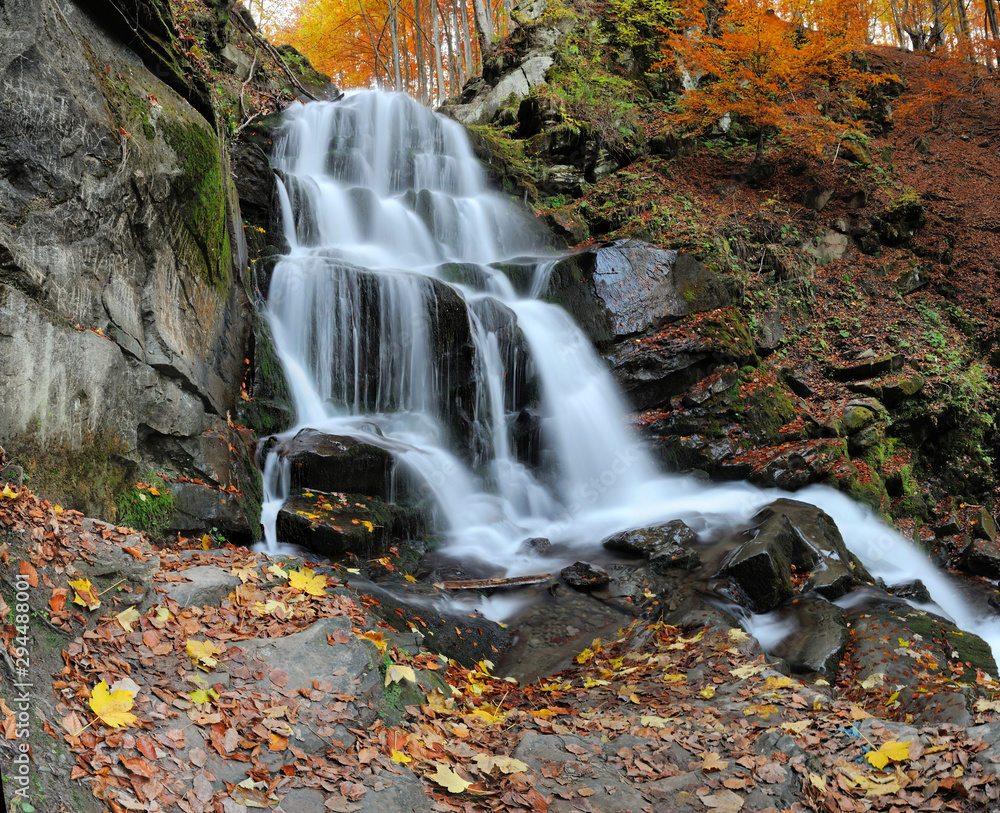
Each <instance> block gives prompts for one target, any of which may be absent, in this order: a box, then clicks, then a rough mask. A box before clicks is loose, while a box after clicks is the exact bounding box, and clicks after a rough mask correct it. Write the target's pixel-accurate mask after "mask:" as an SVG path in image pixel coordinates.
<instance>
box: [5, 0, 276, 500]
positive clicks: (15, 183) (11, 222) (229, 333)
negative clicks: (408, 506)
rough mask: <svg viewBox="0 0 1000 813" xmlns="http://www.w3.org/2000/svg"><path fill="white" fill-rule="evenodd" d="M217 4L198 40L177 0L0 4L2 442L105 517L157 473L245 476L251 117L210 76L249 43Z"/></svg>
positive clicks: (58, 488)
mask: <svg viewBox="0 0 1000 813" xmlns="http://www.w3.org/2000/svg"><path fill="white" fill-rule="evenodd" d="M206 8H207V9H208V11H207V12H206V14H205V15H204V16H205V18H206V19H205V20H203V21H202V22H203V23H204V24H205V27H206V30H208V31H209V32H210V33H212V36H205V37H203V38H202V39H196V38H195V37H194V36H193V35H191V34H187V35H186V36H187V38H188V39H190V40H191V42H190V43H187V42H186V41H182V40H181V38H180V37H179V35H178V33H177V28H176V26H175V23H174V18H173V15H172V13H171V10H170V7H169V5H168V4H167V2H166V0H133V1H132V2H119V3H104V2H89V3H85V2H80V3H73V2H65V0H64V1H62V2H59V1H58V0H31V2H28V1H27V0H13V1H12V2H5V3H3V4H2V5H0V445H2V446H3V447H4V449H5V450H6V452H7V455H8V458H9V459H11V460H13V461H14V462H17V463H19V464H21V465H22V466H23V468H24V469H25V470H26V471H27V472H28V473H29V474H30V475H31V476H32V478H34V479H33V481H32V485H33V487H35V488H37V489H38V490H40V491H42V492H43V493H46V494H47V495H48V496H51V497H52V498H53V499H59V500H60V501H64V502H65V503H66V504H68V505H72V506H76V507H80V508H82V509H85V510H87V511H89V512H93V513H98V514H100V515H102V516H105V517H109V518H114V516H115V502H116V499H117V497H118V496H119V495H120V493H121V491H122V489H123V488H125V487H126V485H130V484H131V482H134V480H135V478H136V476H137V475H141V474H142V473H144V471H145V470H147V469H155V470H158V471H166V472H169V473H172V474H174V475H175V476H178V475H181V476H187V477H189V478H199V479H202V480H204V481H205V482H207V483H208V484H209V486H223V487H227V486H237V487H239V486H240V485H241V484H240V483H239V482H238V480H239V478H238V477H237V474H236V471H235V467H236V466H237V463H238V461H237V460H236V458H237V457H238V454H237V455H236V456H235V457H234V455H233V453H232V448H233V446H232V441H233V437H232V433H231V432H230V424H228V423H227V415H228V414H229V413H230V411H233V417H235V410H234V407H235V405H236V403H237V401H238V400H239V393H240V385H241V381H242V380H243V378H244V373H245V370H246V365H245V362H244V358H245V357H246V355H247V347H248V336H249V335H250V331H251V321H252V315H251V307H250V303H249V300H248V296H247V293H246V291H247V288H248V286H246V285H245V279H244V277H245V272H244V269H246V268H247V263H246V246H245V242H244V237H243V225H242V223H241V217H240V210H239V203H238V196H237V194H236V191H235V188H234V185H233V182H232V180H231V173H230V166H229V159H228V154H229V150H228V148H227V145H226V140H225V138H224V136H225V135H226V129H227V128H228V130H229V131H230V132H232V131H235V130H236V128H237V123H238V120H233V117H232V116H230V117H229V119H228V120H227V110H226V108H225V105H224V104H220V102H219V99H220V98H224V97H220V94H218V93H216V94H213V93H212V92H211V91H210V88H209V87H208V86H207V84H206V80H205V78H204V75H203V74H204V71H201V72H200V71H198V70H196V66H195V62H197V61H198V60H200V59H208V58H209V56H210V55H209V54H208V52H207V51H205V50H200V48H201V45H204V46H205V48H206V49H207V48H211V47H212V46H213V43H214V46H215V47H216V48H220V49H221V48H223V47H228V48H229V49H230V51H232V50H233V48H232V46H231V45H228V44H226V43H224V42H222V41H221V40H225V38H226V32H227V28H226V20H227V18H228V12H226V13H225V14H223V15H222V16H221V17H220V16H218V15H215V16H213V14H212V13H210V12H211V11H212V9H213V8H214V6H207V7H206ZM235 13H240V12H235ZM199 43H200V44H199ZM237 53H238V52H237ZM185 54H187V55H188V56H187V57H185ZM220 59H221V57H220ZM242 70H243V72H244V73H246V72H247V66H246V65H244V66H243V68H242ZM261 77H264V71H263V69H261V70H259V71H258V72H257V78H258V80H259V79H260V78H261ZM241 78H245V77H241ZM251 78H254V77H253V72H252V69H251ZM265 80H266V77H265ZM245 87H246V86H244V89H245ZM239 111H240V112H239V115H242V111H243V103H242V94H241V97H240V100H239ZM227 436H229V443H228V444H227V442H226V437H227ZM237 451H238V450H237Z"/></svg>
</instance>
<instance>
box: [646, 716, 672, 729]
mask: <svg viewBox="0 0 1000 813" xmlns="http://www.w3.org/2000/svg"><path fill="white" fill-rule="evenodd" d="M669 722H670V718H668V717H657V716H656V715H655V714H643V715H641V716H640V717H639V725H644V726H649V727H650V728H663V727H664V726H665V725H666V724H667V723H669Z"/></svg>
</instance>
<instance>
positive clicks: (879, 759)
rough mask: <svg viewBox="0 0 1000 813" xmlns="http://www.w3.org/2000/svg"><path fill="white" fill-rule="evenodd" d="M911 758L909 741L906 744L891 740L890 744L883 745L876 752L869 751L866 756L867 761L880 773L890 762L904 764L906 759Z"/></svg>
mask: <svg viewBox="0 0 1000 813" xmlns="http://www.w3.org/2000/svg"><path fill="white" fill-rule="evenodd" d="M909 758H910V741H909V740H907V741H906V742H899V741H898V740H889V741H888V742H884V743H882V746H881V747H880V748H878V749H876V750H875V751H869V752H868V753H867V754H865V759H867V760H868V761H869V762H870V763H871V764H872V766H873V767H875V768H877V769H878V770H880V771H881V770H882V769H883V768H884V767H885V766H886V765H887V764H888V763H889V760H892V761H893V762H902V761H903V760H904V759H909Z"/></svg>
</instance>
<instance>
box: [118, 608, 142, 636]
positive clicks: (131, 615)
mask: <svg viewBox="0 0 1000 813" xmlns="http://www.w3.org/2000/svg"><path fill="white" fill-rule="evenodd" d="M115 618H116V619H117V620H118V623H119V624H121V625H122V629H123V630H125V632H132V625H133V624H134V623H135V622H136V621H138V620H139V611H138V610H137V609H136V608H135V607H129V608H128V609H127V610H122V611H121V612H120V613H118V615H116V616H115Z"/></svg>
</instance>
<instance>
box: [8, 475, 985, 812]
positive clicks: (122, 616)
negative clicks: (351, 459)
mask: <svg viewBox="0 0 1000 813" xmlns="http://www.w3.org/2000/svg"><path fill="white" fill-rule="evenodd" d="M0 522H2V524H3V525H4V526H5V527H6V534H5V537H4V539H5V541H4V542H3V544H2V546H0V561H2V564H0V577H2V579H3V583H4V585H5V589H6V588H7V586H9V585H10V584H12V582H13V579H14V577H15V576H14V574H15V573H20V574H24V576H25V578H26V579H28V580H29V582H30V583H31V585H32V594H33V602H34V604H35V605H36V609H37V611H39V612H45V611H46V610H47V612H45V615H46V616H47V620H46V622H45V623H46V625H49V626H51V627H52V628H53V629H56V628H58V629H61V630H64V631H66V633H67V634H66V637H65V639H64V641H65V644H64V650H63V656H62V666H61V668H60V669H58V670H57V671H56V672H55V674H53V675H51V676H47V675H39V674H36V675H34V676H33V677H34V680H35V683H36V690H37V691H38V692H39V693H40V694H44V696H45V697H44V699H45V700H46V704H43V705H46V708H50V709H51V711H50V712H49V713H47V714H43V715H41V718H40V719H38V720H37V721H36V723H37V725H38V727H39V728H40V729H44V732H45V733H44V734H43V735H41V736H42V737H45V738H49V739H50V740H52V741H55V742H56V743H57V744H58V745H59V746H60V747H61V748H63V749H66V750H67V751H68V752H69V753H70V754H71V758H72V763H73V764H72V767H71V770H70V769H69V768H68V767H67V771H68V772H69V773H70V778H68V779H67V782H66V784H67V786H68V787H77V788H79V787H86V788H89V791H90V792H91V793H93V794H94V796H96V797H97V798H98V799H99V800H100V802H101V805H102V806H103V807H104V808H106V809H109V810H112V811H116V813H118V812H119V811H125V810H129V811H134V810H148V811H185V813H190V812H191V811H226V813H232V812H233V811H238V810H243V809H245V807H246V806H250V807H258V806H260V807H263V808H273V809H275V810H285V811H287V813H291V811H296V813H299V811H310V810H318V811H322V810H334V811H352V810H358V811H361V810H372V811H377V810H383V809H385V810H389V809H393V810H399V809H414V810H441V811H446V810H467V811H473V810H509V811H519V810H531V811H546V810H551V811H570V810H580V811H590V810H601V811H616V810H632V811H637V810H648V811H668V810H670V811H673V810H712V809H714V810H723V811H736V810H767V809H775V810H782V809H793V810H843V811H852V810H856V811H863V810H907V809H910V810H920V811H927V810H968V811H972V810H983V809H986V808H987V807H988V806H989V805H990V804H991V803H993V802H994V801H995V800H996V799H997V798H998V796H1000V779H998V776H997V768H996V767H995V764H994V762H993V759H994V756H995V755H997V754H998V753H1000V752H998V749H997V748H996V747H993V746H992V743H993V740H994V738H995V737H996V736H997V734H998V732H1000V724H998V723H996V722H995V721H996V720H997V713H996V712H997V708H998V704H997V703H996V702H994V701H992V700H990V699H988V698H989V697H992V696H993V695H992V694H991V689H992V688H995V687H994V686H993V685H992V684H990V683H989V681H988V680H987V679H985V678H984V677H983V676H981V675H980V676H979V677H978V680H979V681H980V683H981V684H982V686H981V689H982V691H981V699H980V700H979V701H978V702H977V705H976V710H977V715H978V716H977V721H978V722H981V723H985V724H987V725H985V726H984V727H982V728H974V729H970V730H965V729H962V728H958V727H955V726H949V725H938V726H931V727H923V728H921V729H919V730H918V729H915V728H912V727H910V726H907V725H906V724H905V723H900V722H889V721H883V720H880V719H879V715H880V714H882V713H884V712H885V710H886V709H887V708H890V707H891V706H892V703H893V698H892V697H891V695H889V692H888V690H889V689H890V688H891V687H886V686H884V685H882V683H881V680H880V679H879V678H878V676H877V675H875V676H871V675H869V676H864V677H863V676H857V679H856V680H852V682H851V685H850V686H848V687H846V689H847V691H846V692H845V693H844V697H845V699H835V698H834V697H833V695H834V694H835V693H834V691H833V689H832V688H831V687H830V686H828V685H825V684H824V683H822V682H819V683H816V684H806V683H802V682H800V681H798V680H796V679H794V678H790V677H788V676H786V675H783V674H781V673H780V672H777V671H775V670H774V669H772V668H770V666H769V665H768V663H767V661H766V659H765V657H764V656H763V654H762V653H761V652H760V649H759V647H758V646H757V645H756V642H755V641H754V639H752V638H750V637H749V636H747V635H746V634H745V633H744V632H743V631H742V630H738V629H731V628H729V627H728V625H726V624H725V623H722V622H721V621H720V619H721V616H716V615H713V614H705V615H704V617H703V618H698V619H695V618H692V619H691V621H692V623H690V624H688V625H685V626H684V627H672V626H668V625H665V624H662V623H645V622H636V623H635V624H634V625H633V626H632V627H631V628H629V629H624V630H622V631H621V632H620V634H619V635H618V636H617V637H615V638H614V639H612V640H605V641H595V642H594V643H593V644H592V645H591V646H590V647H588V648H587V649H585V650H584V651H583V652H581V653H580V654H579V655H578V656H577V657H576V659H575V664H574V666H573V668H572V669H569V670H567V671H564V672H562V673H560V674H557V675H553V676H549V677H546V678H543V679H542V680H540V681H538V682H535V683H530V684H526V685H520V684H518V683H517V682H516V681H513V680H510V679H501V678H497V677H493V676H491V674H490V665H489V664H487V663H485V662H483V663H480V664H479V665H478V666H477V667H476V668H473V669H465V668H462V667H460V666H459V665H457V664H456V663H454V662H448V661H447V660H446V659H442V658H440V657H438V656H435V655H432V654H429V653H426V652H417V651H415V650H413V648H412V647H409V648H407V647H406V646H404V644H405V643H406V642H405V641H404V640H403V639H402V638H400V637H398V636H396V635H395V634H394V633H393V632H392V631H391V630H388V629H384V628H379V626H378V625H377V624H375V623H374V622H373V621H372V620H371V619H370V618H367V617H366V615H365V613H364V612H363V609H362V605H361V603H360V602H359V601H357V600H356V596H355V595H354V594H353V593H352V592H351V590H350V589H349V588H348V587H347V586H346V585H345V583H344V579H345V578H350V577H351V576H352V575H353V574H351V573H349V572H346V571H343V570H340V571H335V570H332V569H330V568H319V567H316V568H315V569H310V568H308V567H307V565H306V564H303V563H301V562H294V563H293V562H288V561H284V562H282V561H271V560H269V559H268V558H267V557H265V556H263V555H260V554H253V553H250V552H248V551H246V550H244V549H238V548H235V549H226V550H223V551H201V552H196V553H191V552H186V553H169V552H164V553H162V558H161V559H160V566H159V567H158V568H157V569H156V570H155V572H154V573H153V574H152V587H153V591H154V592H150V593H149V594H148V595H146V596H145V597H144V598H143V600H142V601H139V602H138V603H135V600H136V598H138V597H137V596H131V597H130V596H129V593H130V592H131V591H133V589H134V588H133V587H132V585H133V583H134V582H133V581H132V580H130V579H129V578H128V577H123V579H124V580H122V579H119V578H118V574H117V573H106V574H104V575H103V576H102V577H101V578H104V579H106V580H111V587H101V585H103V584H104V582H102V581H100V579H98V578H97V577H94V581H93V582H91V580H90V578H84V577H83V576H82V573H81V568H85V567H86V563H87V561H88V560H91V561H101V560H104V559H107V558H108V556H111V557H119V558H120V560H122V561H125V562H126V563H127V562H129V561H131V560H135V561H136V562H142V561H152V560H153V557H155V556H156V555H157V551H155V550H153V549H152V548H151V547H150V546H149V544H148V542H146V541H145V539H143V538H141V537H139V536H137V535H135V534H132V533H131V532H130V530H129V529H126V528H115V527H112V526H108V525H104V524H101V523H95V522H94V521H92V520H88V519H85V518H84V517H82V516H81V515H79V514H78V513H77V512H73V511H62V510H61V509H59V508H58V506H53V505H51V504H50V503H48V502H46V501H44V500H40V499H38V498H37V497H36V496H34V495H32V494H31V493H29V492H28V491H27V490H26V489H25V490H24V491H17V490H16V489H8V490H7V492H6V493H5V494H4V496H3V498H2V502H0ZM122 567H123V572H126V573H127V572H130V571H129V570H128V567H127V564H126V565H123V566H122ZM206 570H211V571H213V572H214V573H215V574H216V575H217V576H218V575H220V574H221V575H222V576H225V577H227V578H228V579H229V581H230V582H231V586H229V587H226V588H225V589H224V590H222V591H220V592H218V593H216V596H217V601H216V603H215V604H210V605H205V606H201V605H198V604H194V605H192V606H181V605H180V604H179V603H178V602H177V601H175V600H173V599H172V598H169V597H167V596H165V595H164V593H165V591H167V590H170V589H172V587H173V586H176V585H181V584H184V583H185V581H186V580H187V579H188V578H189V577H190V578H195V577H196V575H197V574H198V573H204V572H205V571H206ZM196 571H197V572H196ZM119 587H122V588H125V589H123V590H119V589H118V588H119ZM98 588H100V589H98ZM8 598H9V596H8ZM95 602H99V605H96V604H95ZM88 605H91V606H94V609H92V610H90V609H87V607H88ZM0 616H3V617H5V618H7V620H8V622H7V623H5V625H4V627H3V637H4V643H5V648H6V650H7V652H8V653H9V656H10V657H11V658H13V657H14V652H13V642H14V640H15V638H16V637H17V630H16V628H15V627H14V626H13V624H12V623H11V622H12V619H11V618H9V616H8V611H7V608H6V607H2V606H0ZM317 630H318V631H319V632H320V633H321V634H318V635H313V638H312V639H311V643H310V644H309V646H310V648H309V650H308V652H309V657H308V659H307V660H308V663H306V664H303V663H301V662H292V661H283V660H281V658H280V656H275V655H273V654H272V655H270V656H266V654H264V655H262V654H261V653H266V652H267V651H268V650H267V649H266V647H267V645H268V642H271V643H270V645H273V646H275V647H276V649H275V650H274V651H275V652H278V651H280V650H279V649H277V648H278V647H280V646H281V645H282V644H281V642H282V641H285V642H290V641H293V640H295V638H294V636H303V635H310V634H312V633H314V632H316V631H317ZM397 644H398V645H397ZM349 653H351V656H350V657H347V655H348V654H349ZM359 653H360V655H361V658H360V660H358V659H357V657H355V656H357V655H358V654H359ZM268 657H270V658H272V660H268ZM303 669H304V670H305V671H303ZM962 674H963V665H962V664H960V663H952V664H941V665H940V666H939V667H938V668H937V669H935V670H933V680H934V681H936V682H940V681H948V680H951V681H956V680H960V679H963V678H962ZM303 675H311V676H312V679H311V680H306V681H303V679H302V678H303ZM847 696H849V698H850V699H846V698H847ZM4 699H5V701H6V700H8V699H10V698H9V697H5V698H4ZM130 715H134V720H133V719H132V717H131V716H130ZM0 718H2V723H0V726H2V730H3V732H4V735H5V737H6V743H5V744H4V745H0V750H2V749H5V748H6V747H9V745H10V744H11V743H12V742H13V737H14V728H15V721H14V714H13V710H11V709H10V708H9V706H8V705H7V704H6V702H5V703H4V704H3V705H0ZM989 723H992V724H989ZM40 747H41V746H40V745H39V744H38V742H37V741H36V742H35V744H34V746H33V748H34V750H35V751H36V752H38V751H39V750H40ZM418 779H419V784H418V783H417V780H418ZM6 792H7V793H8V798H12V797H11V795H10V794H11V788H10V786H9V785H8V786H7V788H6ZM59 798H61V797H55V798H51V801H52V804H51V805H50V806H48V807H46V808H44V809H46V810H52V811H57V810H61V809H70V808H68V807H66V808H64V807H62V806H60V804H57V803H56V802H58V801H59ZM80 809H83V808H80Z"/></svg>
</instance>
